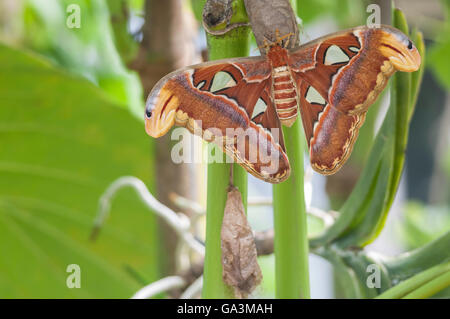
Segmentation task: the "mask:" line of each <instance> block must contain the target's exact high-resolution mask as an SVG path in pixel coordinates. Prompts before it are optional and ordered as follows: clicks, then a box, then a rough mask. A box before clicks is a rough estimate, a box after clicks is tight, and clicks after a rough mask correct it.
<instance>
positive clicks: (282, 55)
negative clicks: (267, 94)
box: [267, 45, 298, 126]
mask: <svg viewBox="0 0 450 319" xmlns="http://www.w3.org/2000/svg"><path fill="white" fill-rule="evenodd" d="M267 58H268V59H269V62H270V65H271V67H272V98H273V101H274V104H275V108H276V110H277V114H278V118H279V119H280V122H281V123H282V124H283V125H286V126H291V125H292V124H293V123H294V122H295V120H296V119H297V113H298V95H297V88H296V86H295V81H294V79H293V77H292V73H291V69H290V68H289V64H288V61H289V58H288V51H287V50H286V49H285V48H283V47H281V46H279V45H274V46H272V47H271V48H270V49H269V51H268V53H267Z"/></svg>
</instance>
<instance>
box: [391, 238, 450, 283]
mask: <svg viewBox="0 0 450 319" xmlns="http://www.w3.org/2000/svg"><path fill="white" fill-rule="evenodd" d="M449 247H450V231H448V232H447V233H445V234H444V235H442V236H440V237H439V238H436V239H435V240H433V241H432V242H430V243H428V244H427V245H425V246H423V247H420V248H417V249H415V250H413V251H410V252H407V253H404V254H402V255H400V256H398V257H396V258H393V259H391V260H388V261H386V262H385V266H386V268H387V269H388V272H389V276H390V277H391V278H392V279H394V280H404V279H405V278H408V277H410V276H412V275H414V274H416V273H418V272H420V271H423V270H426V269H428V268H430V267H433V266H435V265H437V264H439V263H442V262H445V261H448V260H450V250H449V249H448V248H449Z"/></svg>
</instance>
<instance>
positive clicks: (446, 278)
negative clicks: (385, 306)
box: [403, 271, 450, 299]
mask: <svg viewBox="0 0 450 319" xmlns="http://www.w3.org/2000/svg"><path fill="white" fill-rule="evenodd" d="M447 287H450V271H447V272H445V273H443V274H442V275H440V276H438V277H436V278H434V279H433V280H431V281H429V282H427V283H426V284H424V285H423V286H420V287H419V288H417V289H416V290H414V291H412V292H411V293H409V294H407V295H406V296H404V297H403V299H424V298H429V297H431V296H433V295H435V294H436V293H438V292H439V291H441V290H443V289H445V288H447Z"/></svg>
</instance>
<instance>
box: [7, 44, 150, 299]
mask: <svg viewBox="0 0 450 319" xmlns="http://www.w3.org/2000/svg"><path fill="white" fill-rule="evenodd" d="M152 167H153V163H152V162H151V146H150V142H149V140H148V139H147V138H146V134H145V132H144V128H143V123H142V122H140V121H138V120H136V119H135V118H134V117H133V116H131V115H130V113H129V112H127V111H126V110H125V108H123V107H118V106H117V105H115V104H114V103H113V102H112V101H111V99H110V98H108V97H107V96H106V95H105V94H103V93H102V92H101V91H100V90H99V89H98V88H97V87H95V86H94V85H92V84H90V83H89V82H87V81H86V80H83V79H80V78H75V77H72V76H70V75H68V74H66V73H64V72H61V71H59V70H57V69H55V68H54V67H53V66H52V65H51V64H49V63H47V62H46V61H45V60H43V59H42V58H40V57H38V56H33V55H31V54H28V53H24V52H21V51H19V50H16V49H12V48H9V47H6V46H4V45H1V44H0V252H1V257H0V298H1V297H3V298H15V297H24V298H35V297H39V298H54V297H58V298H72V297H96V298H99V297H102V298H109V297H111V298H118V297H129V296H131V295H132V294H133V292H134V291H136V290H137V289H139V288H140V287H141V286H142V284H143V283H144V282H146V281H148V280H154V279H155V278H156V276H157V274H158V267H157V263H156V261H157V254H158V246H157V242H158V241H157V237H156V228H155V225H156V224H155V218H154V216H153V215H152V214H151V213H150V212H149V211H148V210H147V209H146V208H145V207H143V205H142V204H141V203H140V201H139V200H138V198H137V196H136V195H135V194H134V193H133V192H132V191H130V190H128V191H122V192H120V194H119V195H118V197H117V198H116V199H115V200H114V203H113V205H112V211H111V217H110V218H109V220H108V222H107V225H106V226H105V228H104V229H103V230H102V233H101V235H100V238H99V239H98V241H96V242H90V241H89V240H88V237H89V232H90V229H91V226H92V221H93V219H94V216H95V214H96V210H97V202H98V198H99V197H100V195H101V194H102V192H103V191H104V190H105V188H106V187H107V186H108V184H109V183H111V182H112V181H113V180H115V179H116V178H118V177H120V176H123V175H134V176H137V177H139V178H141V179H143V180H144V181H145V182H147V183H149V182H150V180H151V174H152V173H153V172H152ZM69 264H78V265H79V266H80V267H81V288H80V289H76V288H74V289H69V288H67V286H66V278H67V276H68V275H69V273H67V272H66V268H67V266H68V265H69ZM136 274H140V275H139V276H137V275H136ZM138 277H140V278H141V281H140V280H138V279H137V278H138ZM142 278H145V280H144V279H142Z"/></svg>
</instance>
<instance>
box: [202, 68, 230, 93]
mask: <svg viewBox="0 0 450 319" xmlns="http://www.w3.org/2000/svg"><path fill="white" fill-rule="evenodd" d="M236 84H237V83H236V80H235V79H234V78H233V76H232V75H231V74H230V73H228V72H226V71H219V72H217V73H216V74H215V75H214V78H213V80H212V84H211V88H210V89H209V91H210V92H212V93H214V92H217V91H220V90H223V89H226V88H230V87H233V86H235V85H236Z"/></svg>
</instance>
